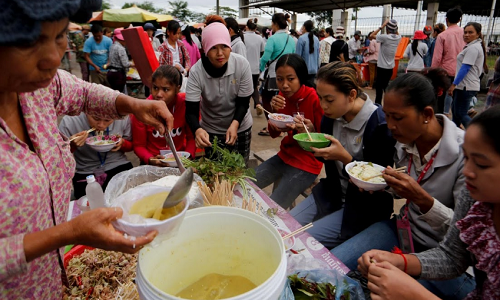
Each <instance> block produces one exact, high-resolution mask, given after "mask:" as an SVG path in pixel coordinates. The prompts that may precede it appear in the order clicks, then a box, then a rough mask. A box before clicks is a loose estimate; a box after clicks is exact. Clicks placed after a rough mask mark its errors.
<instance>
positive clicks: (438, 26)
mask: <svg viewBox="0 0 500 300" xmlns="http://www.w3.org/2000/svg"><path fill="white" fill-rule="evenodd" d="M433 29H434V32H436V35H438V34H440V33H441V32H443V31H445V30H446V27H445V26H444V24H443V23H437V24H436V25H434V28H433Z"/></svg>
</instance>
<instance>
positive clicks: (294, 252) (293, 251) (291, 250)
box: [290, 249, 299, 254]
mask: <svg viewBox="0 0 500 300" xmlns="http://www.w3.org/2000/svg"><path fill="white" fill-rule="evenodd" d="M290 252H292V253H293V254H299V252H297V251H295V250H293V249H290Z"/></svg>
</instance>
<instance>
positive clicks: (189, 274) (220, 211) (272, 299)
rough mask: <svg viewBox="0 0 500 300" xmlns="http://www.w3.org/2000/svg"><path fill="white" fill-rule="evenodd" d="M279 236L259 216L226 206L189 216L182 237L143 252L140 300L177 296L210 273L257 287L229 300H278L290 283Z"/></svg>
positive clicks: (195, 211)
mask: <svg viewBox="0 0 500 300" xmlns="http://www.w3.org/2000/svg"><path fill="white" fill-rule="evenodd" d="M286 266H287V260H286V254H285V248H284V244H283V240H282V238H281V235H280V233H279V232H278V231H277V229H276V228H274V226H273V225H271V224H270V223H269V222H268V221H267V220H266V219H264V218H262V217H260V216H258V215H257V214H255V213H252V212H249V211H246V210H243V209H239V208H234V207H222V206H210V207H202V208H196V209H193V210H190V211H188V212H187V214H186V217H185V219H184V221H183V222H182V224H181V226H180V228H179V232H178V234H177V235H176V236H175V237H173V238H170V239H168V240H166V241H164V242H163V243H162V244H161V245H160V246H158V247H154V248H151V247H145V248H143V249H142V250H141V251H140V252H139V258H138V267H137V277H136V283H137V288H138V291H139V296H140V298H141V299H152V300H160V299H162V300H165V299H168V300H181V299H182V298H179V297H176V296H175V295H176V294H177V293H179V292H180V291H182V290H183V289H184V288H186V287H187V286H189V285H191V284H192V283H194V282H195V281H197V280H198V279H200V278H202V277H203V276H205V275H207V274H211V273H218V274H222V275H240V276H244V277H246V278H248V279H249V280H251V281H252V282H253V283H254V284H255V285H256V286H257V287H255V288H254V289H252V290H250V291H248V292H246V293H244V294H241V295H238V296H235V297H231V298H226V299H228V300H257V299H258V300H277V299H278V298H279V296H280V294H281V292H282V291H283V288H284V285H285V281H286Z"/></svg>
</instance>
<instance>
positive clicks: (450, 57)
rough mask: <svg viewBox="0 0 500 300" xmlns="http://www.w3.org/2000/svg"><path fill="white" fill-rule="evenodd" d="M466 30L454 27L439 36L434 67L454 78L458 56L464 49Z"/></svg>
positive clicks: (433, 58) (433, 57) (433, 62)
mask: <svg viewBox="0 0 500 300" xmlns="http://www.w3.org/2000/svg"><path fill="white" fill-rule="evenodd" d="M464 47H465V41H464V29H463V28H461V27H459V26H458V25H452V26H450V27H448V29H446V30H445V31H443V32H442V33H441V34H439V35H438V37H437V39H436V44H435V46H434V55H433V56H432V67H433V68H435V67H441V68H443V69H445V70H446V72H447V73H448V76H452V77H454V76H455V74H456V71H457V56H458V54H459V53H460V52H461V51H462V50H463V49H464Z"/></svg>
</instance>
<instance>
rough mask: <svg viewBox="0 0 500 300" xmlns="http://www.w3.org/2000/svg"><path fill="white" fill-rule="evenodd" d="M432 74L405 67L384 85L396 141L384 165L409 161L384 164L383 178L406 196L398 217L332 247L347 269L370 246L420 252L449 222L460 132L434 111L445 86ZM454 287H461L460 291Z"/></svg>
mask: <svg viewBox="0 0 500 300" xmlns="http://www.w3.org/2000/svg"><path fill="white" fill-rule="evenodd" d="M431 74H432V72H431ZM432 78H434V80H435V81H434V82H433V83H431V82H430V81H429V79H428V78H427V77H425V76H424V75H421V74H419V73H408V74H405V75H403V76H400V77H398V78H396V79H395V80H394V81H393V82H392V83H391V84H390V85H389V87H388V89H387V93H386V94H385V96H384V112H385V115H386V119H387V127H388V128H389V130H391V132H392V135H393V137H394V138H395V139H396V140H397V141H398V143H397V144H396V154H395V156H394V161H393V162H390V163H388V164H386V166H392V165H394V164H395V166H396V167H397V168H399V167H407V173H397V172H395V171H394V169H392V168H391V167H387V169H386V170H385V171H384V173H385V174H384V175H383V178H384V179H385V181H386V182H387V184H388V185H389V186H390V187H391V188H392V190H393V191H394V193H395V194H396V196H397V197H400V198H405V199H406V200H407V201H406V205H404V206H403V207H402V208H401V211H400V213H399V216H398V217H394V218H392V219H391V220H386V221H381V222H378V223H375V224H373V225H371V226H370V227H368V228H367V229H365V230H363V231H362V232H360V233H359V234H357V235H356V236H354V237H353V238H351V239H349V240H348V241H346V242H344V243H343V244H341V245H340V246H338V247H336V248H335V249H333V250H332V253H333V254H334V255H335V256H337V257H338V258H339V259H340V260H341V261H342V262H343V263H344V264H346V266H347V267H349V268H350V269H355V268H356V266H357V260H358V258H359V257H360V256H361V255H362V254H363V253H364V252H366V251H368V250H371V249H380V250H386V251H390V250H392V249H393V248H394V246H397V247H399V248H401V249H403V250H407V252H422V251H425V250H428V249H430V248H434V247H436V246H437V245H438V243H439V242H440V241H442V239H443V237H444V235H445V234H446V231H447V230H448V229H449V227H450V225H451V221H452V219H453V214H454V211H453V210H454V207H455V206H456V199H458V198H459V195H460V190H461V189H462V186H463V184H464V181H465V178H464V176H463V174H462V169H463V166H464V154H463V151H462V148H461V145H462V143H463V135H464V133H463V131H462V130H461V129H459V128H457V127H456V126H455V124H454V123H453V122H451V121H450V120H449V119H448V118H447V117H446V116H444V115H439V114H438V115H436V114H435V113H434V107H435V105H436V99H437V95H439V94H440V93H442V92H443V90H442V88H439V89H435V88H434V87H437V86H439V87H441V86H442V84H441V83H438V81H443V80H446V77H445V75H444V74H443V73H441V77H436V76H433V77H432ZM408 228H409V229H408ZM401 235H406V236H407V237H408V238H406V239H404V240H403V243H401V241H400V240H399V236H401ZM410 241H412V242H413V244H412V245H413V246H412V245H411V243H410ZM412 248H413V249H412ZM470 283H471V281H470V279H469V278H467V277H466V276H463V277H461V278H457V279H455V280H453V281H443V282H432V283H428V284H427V287H428V289H430V290H433V291H436V292H438V291H441V292H443V293H451V294H454V293H456V295H462V292H463V291H464V290H468V289H469V290H470V289H471V288H470V287H468V286H470ZM457 287H462V291H459V290H458V288H457ZM456 297H457V299H461V298H459V297H458V296H456Z"/></svg>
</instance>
